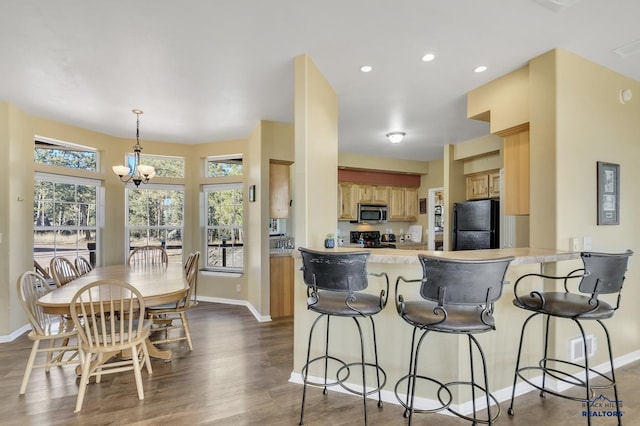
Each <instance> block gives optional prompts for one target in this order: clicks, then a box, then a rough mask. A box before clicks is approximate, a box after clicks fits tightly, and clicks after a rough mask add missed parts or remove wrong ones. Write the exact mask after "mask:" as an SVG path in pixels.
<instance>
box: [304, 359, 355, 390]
mask: <svg viewBox="0 0 640 426" xmlns="http://www.w3.org/2000/svg"><path fill="white" fill-rule="evenodd" d="M324 360H333V361H335V362H337V363H339V364H341V365H342V366H341V367H339V368H338V369H337V370H336V376H335V377H338V373H339V372H340V371H342V370H344V369H345V368H346V370H347V375H346V376H345V377H344V378H343V379H342V381H343V380H347V379H348V378H349V374H350V372H349V366H348V365H347V363H345V362H344V361H342V360H341V359H339V358H336V357H334V356H331V355H320V356H318V357H316V358H313V359H312V360H310V361H309V362H308V363H306V364H305V365H304V366H303V367H302V370H301V371H300V374H301V375H302V382H303V383H304V384H305V385H311V386H315V387H324V388H325V389H324V394H325V395H326V394H327V388H328V387H331V386H337V385H341V386H342V387H344V386H343V385H342V381H341V380H340V379H336V380H335V381H332V382H327V381H325V382H313V381H311V380H308V379H307V369H308V367H309V366H310V365H311V364H313V363H314V362H317V361H324Z"/></svg>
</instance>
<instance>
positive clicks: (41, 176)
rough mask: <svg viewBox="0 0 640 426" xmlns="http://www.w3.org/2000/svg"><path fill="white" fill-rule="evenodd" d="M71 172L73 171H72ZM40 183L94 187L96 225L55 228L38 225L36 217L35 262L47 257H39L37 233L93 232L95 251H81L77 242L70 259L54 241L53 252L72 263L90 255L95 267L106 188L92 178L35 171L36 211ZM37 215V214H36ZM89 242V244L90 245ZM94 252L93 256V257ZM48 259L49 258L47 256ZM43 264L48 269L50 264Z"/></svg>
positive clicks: (34, 231) (34, 198) (34, 229)
mask: <svg viewBox="0 0 640 426" xmlns="http://www.w3.org/2000/svg"><path fill="white" fill-rule="evenodd" d="M70 170H71V169H70ZM73 170H77V169H73ZM38 181H44V182H52V183H54V184H65V185H83V186H94V187H95V188H96V198H95V224H94V225H92V226H88V225H85V226H81V225H64V226H55V225H50V226H45V225H38V224H37V223H36V219H35V217H34V224H33V233H34V241H33V258H34V260H39V259H41V258H44V257H45V256H38V255H37V252H36V250H35V249H36V240H35V233H36V232H51V231H53V232H63V231H66V232H74V233H76V234H77V233H78V232H84V231H90V232H93V233H94V235H95V241H93V243H94V248H93V250H91V249H90V248H89V246H88V245H87V247H86V249H80V248H79V246H78V244H77V242H76V248H75V252H74V254H73V256H72V257H68V256H66V255H64V254H62V253H69V251H68V250H65V251H64V252H62V251H59V250H57V245H56V243H55V241H54V243H53V250H52V256H51V257H53V256H65V257H67V258H69V260H71V261H72V262H73V261H74V260H75V258H76V257H77V256H81V255H88V256H89V260H90V261H91V263H92V264H93V265H94V266H95V264H96V261H97V259H99V258H100V257H99V256H98V254H99V247H100V244H99V242H100V229H101V228H102V220H103V219H102V218H103V214H104V203H103V202H102V200H103V197H104V188H103V183H102V181H101V180H99V179H92V178H86V177H80V176H73V175H62V174H55V173H47V172H41V171H35V172H34V174H33V183H34V185H33V191H34V197H33V204H34V205H33V206H32V208H34V209H35V203H36V197H35V195H36V194H35V186H36V183H37V182H38ZM53 201H54V205H55V198H54V200H53ZM75 203H76V204H79V203H78V202H77V201H76V202H75ZM34 213H35V212H34ZM88 243H89V242H87V244H88ZM92 252H93V255H92ZM46 257H48V256H46ZM39 263H41V265H42V266H43V267H45V268H46V267H48V266H49V265H48V264H42V263H43V262H39Z"/></svg>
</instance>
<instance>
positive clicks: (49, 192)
mask: <svg viewBox="0 0 640 426" xmlns="http://www.w3.org/2000/svg"><path fill="white" fill-rule="evenodd" d="M33 192H34V193H33V224H34V231H33V234H34V235H33V258H34V260H36V261H37V262H38V263H40V265H42V266H43V267H47V266H48V265H49V262H50V261H51V258H53V257H54V256H64V257H66V258H68V259H69V260H71V261H72V262H73V261H74V260H75V258H76V256H84V257H87V258H88V259H89V261H90V262H91V263H92V264H93V265H95V263H96V235H97V233H98V209H97V200H99V199H100V182H99V181H97V180H92V179H83V178H76V177H71V176H62V175H52V174H46V173H36V174H35V181H34V188H33Z"/></svg>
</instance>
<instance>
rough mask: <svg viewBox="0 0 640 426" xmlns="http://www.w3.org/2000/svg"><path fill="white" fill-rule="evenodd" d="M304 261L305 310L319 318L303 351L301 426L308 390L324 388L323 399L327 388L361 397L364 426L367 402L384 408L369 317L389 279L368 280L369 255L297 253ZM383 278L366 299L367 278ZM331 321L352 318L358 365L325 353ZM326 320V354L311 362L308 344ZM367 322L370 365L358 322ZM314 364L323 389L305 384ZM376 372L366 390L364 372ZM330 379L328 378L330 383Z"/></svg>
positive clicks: (381, 374)
mask: <svg viewBox="0 0 640 426" xmlns="http://www.w3.org/2000/svg"><path fill="white" fill-rule="evenodd" d="M298 250H299V251H300V255H301V257H302V269H301V270H302V275H303V278H304V282H305V284H306V285H307V309H308V310H310V311H312V312H316V313H318V314H319V315H318V317H317V318H316V319H315V320H314V322H313V325H312V326H311V329H310V330H309V344H308V346H307V360H306V362H305V364H304V366H303V367H302V369H301V374H302V377H303V382H304V387H303V391H302V407H301V409H300V424H301V425H302V424H303V420H304V404H305V399H306V395H307V385H314V386H320V387H323V393H325V394H326V393H327V387H329V386H335V385H339V386H341V387H342V388H343V389H345V390H347V391H348V392H351V393H353V394H356V395H360V396H362V402H363V405H364V423H365V424H367V396H368V395H371V394H373V393H377V394H378V407H381V406H382V396H381V393H380V391H381V390H382V387H383V386H384V385H385V383H386V381H387V375H386V373H385V371H384V370H383V369H382V367H380V364H379V363H378V349H377V341H376V328H375V323H374V321H373V316H374V315H376V314H378V313H379V312H381V311H382V309H384V307H385V305H386V304H387V298H388V294H389V278H388V277H387V274H385V273H382V274H372V273H368V272H367V261H368V259H369V254H370V253H369V252H368V251H354V252H321V251H314V250H309V249H305V248H299V249H298ZM369 276H375V277H379V278H384V280H385V283H386V287H385V288H384V289H383V290H382V291H381V292H380V293H379V294H371V293H365V292H364V290H365V289H366V288H367V287H368V277H369ZM331 317H338V318H339V317H344V318H351V319H352V320H353V321H354V322H355V325H356V328H357V330H358V335H359V337H360V354H359V355H360V357H359V358H360V359H359V360H358V361H355V362H347V361H345V360H343V359H341V358H338V357H336V356H334V355H332V354H331V353H330V352H329V330H330V321H329V320H330V318H331ZM325 318H326V324H327V325H326V335H325V342H324V352H323V353H322V354H321V355H319V356H316V357H315V358H311V343H312V340H313V332H314V330H315V327H316V325H317V324H318V323H319V322H320V320H322V319H325ZM362 318H368V319H369V321H370V323H371V331H372V336H373V352H374V361H373V362H367V361H366V359H365V349H364V339H363V334H362V326H361V325H360V322H359V320H360V319H362ZM330 362H332V363H334V364H335V363H337V365H338V368H337V369H336V370H335V371H333V372H332V373H331V374H330V373H329V371H328V370H329V363H330ZM314 363H322V365H323V367H324V368H323V369H324V378H323V379H318V380H322V382H321V383H319V382H318V381H315V382H314V381H312V379H311V378H309V368H310V366H311V365H312V364H314ZM367 368H373V369H375V375H376V379H377V380H376V386H375V387H373V388H371V387H368V386H367V381H366V369H367ZM352 369H360V370H361V371H362V377H361V380H362V390H360V389H355V388H353V387H351V386H349V384H348V383H347V380H350V379H351V378H353V377H354V376H355V375H352ZM329 376H331V377H329Z"/></svg>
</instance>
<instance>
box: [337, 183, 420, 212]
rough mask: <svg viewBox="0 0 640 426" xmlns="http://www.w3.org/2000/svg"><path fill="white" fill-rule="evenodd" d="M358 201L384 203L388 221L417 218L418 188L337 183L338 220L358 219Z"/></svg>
mask: <svg viewBox="0 0 640 426" xmlns="http://www.w3.org/2000/svg"><path fill="white" fill-rule="evenodd" d="M358 203H372V204H386V205H387V206H388V208H389V217H388V220H390V221H404V222H410V221H416V220H418V188H412V187H403V186H387V185H367V184H357V183H353V182H339V183H338V220H358Z"/></svg>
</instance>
